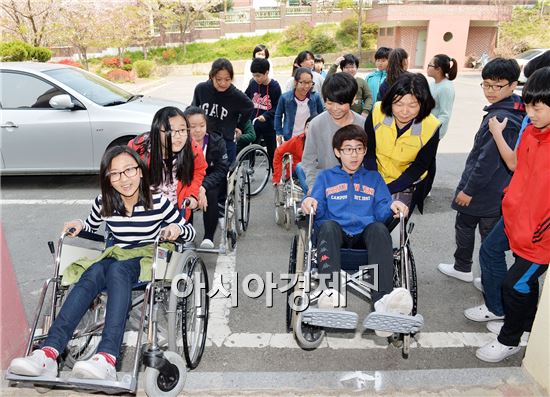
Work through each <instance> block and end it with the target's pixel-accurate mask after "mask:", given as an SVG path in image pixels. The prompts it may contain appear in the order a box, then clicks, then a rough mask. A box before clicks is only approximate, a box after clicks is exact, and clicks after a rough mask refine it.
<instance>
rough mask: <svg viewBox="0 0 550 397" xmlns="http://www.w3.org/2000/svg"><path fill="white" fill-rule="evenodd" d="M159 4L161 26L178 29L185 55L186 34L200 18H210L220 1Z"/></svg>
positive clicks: (179, 0) (164, 1)
mask: <svg viewBox="0 0 550 397" xmlns="http://www.w3.org/2000/svg"><path fill="white" fill-rule="evenodd" d="M158 4H159V7H158V9H159V17H160V18H159V22H160V24H161V25H162V26H163V27H164V28H166V29H172V28H174V27H177V29H178V32H179V34H180V41H181V43H182V44H183V53H184V54H185V53H186V51H187V48H186V43H187V37H186V35H185V32H189V31H191V30H192V29H193V28H194V26H195V22H196V21H197V20H198V19H199V18H201V17H206V16H208V15H209V14H210V12H211V9H212V7H215V6H216V5H218V4H220V0H158Z"/></svg>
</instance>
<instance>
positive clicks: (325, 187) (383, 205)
mask: <svg viewBox="0 0 550 397" xmlns="http://www.w3.org/2000/svg"><path fill="white" fill-rule="evenodd" d="M311 197H313V198H314V199H315V200H317V213H316V215H315V226H316V227H319V226H321V224H322V223H323V222H325V221H327V220H333V221H335V222H337V223H338V224H339V225H340V226H341V227H342V229H343V230H344V232H345V233H346V234H348V235H350V236H355V235H358V234H360V233H362V232H363V230H364V229H365V228H366V227H367V226H368V225H370V224H371V223H373V222H385V221H386V220H387V219H388V218H389V217H390V215H391V214H392V210H391V208H390V206H391V204H392V202H393V200H392V198H391V195H390V191H389V190H388V187H387V186H386V183H385V182H384V179H382V176H381V175H380V174H379V173H378V171H369V170H367V169H365V168H364V167H360V168H359V169H358V170H357V171H356V172H355V173H354V174H353V175H350V174H348V173H347V172H346V171H344V170H343V169H342V168H341V166H339V165H338V166H336V167H333V168H329V169H326V170H323V171H321V172H320V173H319V175H317V178H316V179H315V184H314V185H313V190H312V192H311Z"/></svg>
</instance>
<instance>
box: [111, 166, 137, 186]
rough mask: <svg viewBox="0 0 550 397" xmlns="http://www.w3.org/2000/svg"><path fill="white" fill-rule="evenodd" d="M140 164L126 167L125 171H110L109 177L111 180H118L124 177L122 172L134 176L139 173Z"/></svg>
mask: <svg viewBox="0 0 550 397" xmlns="http://www.w3.org/2000/svg"><path fill="white" fill-rule="evenodd" d="M138 169H139V166H135V167H131V168H126V169H125V170H124V171H121V172H110V173H109V179H110V180H111V182H117V181H119V180H120V178H121V177H122V174H124V175H126V177H128V178H133V177H134V176H136V175H137V173H138Z"/></svg>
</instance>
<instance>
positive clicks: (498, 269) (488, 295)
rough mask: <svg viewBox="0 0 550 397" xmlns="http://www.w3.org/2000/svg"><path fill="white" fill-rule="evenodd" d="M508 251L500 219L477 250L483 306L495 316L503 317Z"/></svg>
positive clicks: (502, 222) (502, 223)
mask: <svg viewBox="0 0 550 397" xmlns="http://www.w3.org/2000/svg"><path fill="white" fill-rule="evenodd" d="M508 250H510V245H509V243H508V237H507V236H506V234H505V233H504V220H503V219H502V218H500V220H499V221H498V222H497V223H496V225H495V226H494V227H493V229H492V230H491V232H490V233H489V234H488V235H487V237H486V238H485V240H484V241H483V243H482V244H481V248H480V249H479V265H480V267H481V283H482V284H483V291H484V294H485V305H487V308H488V309H489V310H490V311H491V312H492V313H493V314H496V315H497V316H504V307H503V305H502V283H503V281H504V279H505V278H506V273H507V272H508V267H507V265H506V255H505V252H506V251H508Z"/></svg>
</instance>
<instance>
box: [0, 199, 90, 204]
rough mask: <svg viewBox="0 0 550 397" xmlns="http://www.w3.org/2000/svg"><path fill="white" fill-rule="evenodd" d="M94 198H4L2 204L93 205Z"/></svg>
mask: <svg viewBox="0 0 550 397" xmlns="http://www.w3.org/2000/svg"><path fill="white" fill-rule="evenodd" d="M93 203H94V200H61V199H34V200H33V199H27V200H23V199H2V200H0V205H92V204H93Z"/></svg>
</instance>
